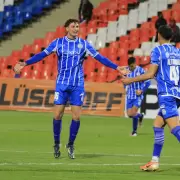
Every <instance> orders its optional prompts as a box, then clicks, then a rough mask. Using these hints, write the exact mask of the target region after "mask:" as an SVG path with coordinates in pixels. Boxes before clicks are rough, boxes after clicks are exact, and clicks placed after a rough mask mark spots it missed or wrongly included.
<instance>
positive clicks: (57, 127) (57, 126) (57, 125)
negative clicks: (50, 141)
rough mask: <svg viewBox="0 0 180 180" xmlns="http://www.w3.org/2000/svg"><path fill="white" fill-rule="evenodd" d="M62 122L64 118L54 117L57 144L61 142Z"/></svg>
mask: <svg viewBox="0 0 180 180" xmlns="http://www.w3.org/2000/svg"><path fill="white" fill-rule="evenodd" d="M61 124H62V120H56V119H53V132H54V143H55V144H60V133H61Z"/></svg>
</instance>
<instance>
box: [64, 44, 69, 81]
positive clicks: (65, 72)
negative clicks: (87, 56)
mask: <svg viewBox="0 0 180 180" xmlns="http://www.w3.org/2000/svg"><path fill="white" fill-rule="evenodd" d="M67 52H69V41H68V48H67ZM68 55H69V53H67V58H66V69H65V70H64V75H63V79H62V84H64V79H65V76H66V70H67V69H68V58H69V56H68Z"/></svg>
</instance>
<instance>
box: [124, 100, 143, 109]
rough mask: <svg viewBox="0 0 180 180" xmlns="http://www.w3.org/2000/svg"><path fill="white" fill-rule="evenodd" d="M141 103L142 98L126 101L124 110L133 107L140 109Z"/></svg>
mask: <svg viewBox="0 0 180 180" xmlns="http://www.w3.org/2000/svg"><path fill="white" fill-rule="evenodd" d="M141 103H142V98H140V97H138V98H136V99H128V98H127V99H126V109H131V108H132V107H133V106H135V107H137V108H140V106H141Z"/></svg>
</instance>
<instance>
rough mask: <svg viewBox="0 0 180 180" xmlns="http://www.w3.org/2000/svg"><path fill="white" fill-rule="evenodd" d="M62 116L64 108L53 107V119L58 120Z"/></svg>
mask: <svg viewBox="0 0 180 180" xmlns="http://www.w3.org/2000/svg"><path fill="white" fill-rule="evenodd" d="M63 115H64V107H61V106H60V107H55V109H54V119H56V120H60V119H62V117H63Z"/></svg>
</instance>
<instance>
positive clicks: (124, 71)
mask: <svg viewBox="0 0 180 180" xmlns="http://www.w3.org/2000/svg"><path fill="white" fill-rule="evenodd" d="M117 70H118V71H119V73H120V76H125V75H127V74H129V70H128V69H127V67H126V66H118V67H117Z"/></svg>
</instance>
